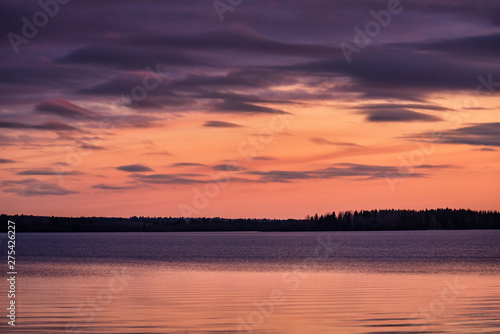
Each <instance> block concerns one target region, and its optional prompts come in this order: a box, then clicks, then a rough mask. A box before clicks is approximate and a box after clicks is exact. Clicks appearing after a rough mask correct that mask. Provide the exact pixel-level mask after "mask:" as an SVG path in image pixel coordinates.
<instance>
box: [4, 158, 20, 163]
mask: <svg viewBox="0 0 500 334" xmlns="http://www.w3.org/2000/svg"><path fill="white" fill-rule="evenodd" d="M16 162H17V161H14V160H10V159H2V158H0V164H12V163H16Z"/></svg>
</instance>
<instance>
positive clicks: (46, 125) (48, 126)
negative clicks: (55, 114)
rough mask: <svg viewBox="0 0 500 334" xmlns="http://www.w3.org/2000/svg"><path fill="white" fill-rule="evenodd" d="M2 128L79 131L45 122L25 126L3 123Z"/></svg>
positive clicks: (22, 124) (62, 124) (59, 124)
mask: <svg viewBox="0 0 500 334" xmlns="http://www.w3.org/2000/svg"><path fill="white" fill-rule="evenodd" d="M0 128H6V129H33V130H52V131H79V130H78V129H77V128H75V127H73V126H71V125H68V124H66V123H62V122H55V121H52V122H45V123H42V124H36V125H31V124H25V123H20V122H2V121H0Z"/></svg>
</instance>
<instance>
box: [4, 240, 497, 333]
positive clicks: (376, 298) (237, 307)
mask: <svg viewBox="0 0 500 334" xmlns="http://www.w3.org/2000/svg"><path fill="white" fill-rule="evenodd" d="M499 242H500V231H391V232H295V233H281V232H276V233H234V232H231V233H78V234H69V233H59V234H58V233H48V234H19V235H18V237H17V243H16V244H17V248H18V252H19V254H20V255H19V256H18V287H17V290H18V294H17V299H16V300H17V306H18V308H17V315H18V318H17V326H16V330H15V331H12V332H16V333H238V332H240V333H248V332H253V333H426V332H427V333H436V332H441V333H458V332H463V333H472V332H474V333H478V332H485V333H486V332H490V333H498V332H500V321H499V320H498V319H499V318H500V317H499V316H498V315H499V314H500V312H499V311H500V281H499V280H498V274H499V273H500V261H499V260H500V243H499ZM3 291H5V290H3ZM0 329H1V330H2V331H3V332H6V331H10V330H11V328H8V327H7V326H6V321H5V322H4V323H2V324H0Z"/></svg>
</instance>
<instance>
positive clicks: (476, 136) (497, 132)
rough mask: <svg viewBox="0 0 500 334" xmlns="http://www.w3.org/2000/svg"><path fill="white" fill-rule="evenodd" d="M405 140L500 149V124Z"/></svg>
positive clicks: (484, 124) (470, 127)
mask: <svg viewBox="0 0 500 334" xmlns="http://www.w3.org/2000/svg"><path fill="white" fill-rule="evenodd" d="M405 138H409V139H413V140H421V141H429V142H437V143H444V144H465V145H473V146H496V147H500V122H496V123H478V124H472V125H468V126H464V127H461V128H458V129H451V130H445V131H440V132H426V133H421V134H414V135H409V136H406V137H405Z"/></svg>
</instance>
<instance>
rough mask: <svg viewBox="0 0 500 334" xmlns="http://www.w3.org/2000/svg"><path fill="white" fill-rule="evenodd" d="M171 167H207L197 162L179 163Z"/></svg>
mask: <svg viewBox="0 0 500 334" xmlns="http://www.w3.org/2000/svg"><path fill="white" fill-rule="evenodd" d="M170 166H171V167H201V166H206V165H204V164H200V163H196V162H177V163H175V164H172V165H170Z"/></svg>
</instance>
